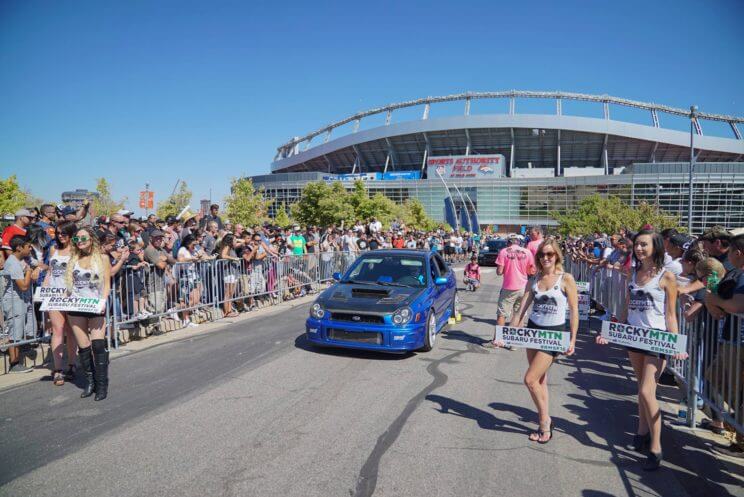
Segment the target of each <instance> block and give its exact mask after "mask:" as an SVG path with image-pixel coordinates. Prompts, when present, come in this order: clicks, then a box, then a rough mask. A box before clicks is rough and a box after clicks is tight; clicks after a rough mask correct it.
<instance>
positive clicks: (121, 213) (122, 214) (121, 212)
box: [116, 209, 134, 216]
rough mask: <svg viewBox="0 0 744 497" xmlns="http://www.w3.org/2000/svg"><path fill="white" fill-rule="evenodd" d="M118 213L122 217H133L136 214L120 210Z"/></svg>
mask: <svg viewBox="0 0 744 497" xmlns="http://www.w3.org/2000/svg"><path fill="white" fill-rule="evenodd" d="M116 213H117V214H119V215H120V216H131V215H132V214H134V212H132V211H128V210H126V209H119V210H118V211H116Z"/></svg>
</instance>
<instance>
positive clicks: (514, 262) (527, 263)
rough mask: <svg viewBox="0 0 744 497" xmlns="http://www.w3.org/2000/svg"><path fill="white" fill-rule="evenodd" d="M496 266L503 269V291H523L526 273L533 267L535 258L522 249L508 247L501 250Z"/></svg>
mask: <svg viewBox="0 0 744 497" xmlns="http://www.w3.org/2000/svg"><path fill="white" fill-rule="evenodd" d="M496 264H497V265H498V266H501V267H503V268H504V284H503V286H502V288H503V289H504V290H523V289H524V287H525V286H527V278H528V273H529V272H530V271H531V270H532V268H534V267H535V257H534V256H533V255H532V252H530V251H529V250H527V249H526V248H524V247H520V246H519V245H510V246H508V247H506V248H503V249H501V252H499V256H498V257H497V258H496Z"/></svg>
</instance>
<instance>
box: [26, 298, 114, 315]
mask: <svg viewBox="0 0 744 497" xmlns="http://www.w3.org/2000/svg"><path fill="white" fill-rule="evenodd" d="M105 306H106V301H105V300H104V299H97V298H84V297H68V296H67V295H65V296H53V297H49V298H48V299H46V300H43V301H42V303H41V310H42V311H61V312H68V311H72V312H92V313H94V314H102V313H103V310H104V309H105Z"/></svg>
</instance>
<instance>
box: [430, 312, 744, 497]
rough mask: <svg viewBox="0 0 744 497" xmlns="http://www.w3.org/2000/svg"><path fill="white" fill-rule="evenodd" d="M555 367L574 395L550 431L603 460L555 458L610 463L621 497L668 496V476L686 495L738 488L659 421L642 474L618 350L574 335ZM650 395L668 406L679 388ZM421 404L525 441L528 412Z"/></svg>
mask: <svg viewBox="0 0 744 497" xmlns="http://www.w3.org/2000/svg"><path fill="white" fill-rule="evenodd" d="M474 320H476V319H474ZM444 338H446V339H448V340H460V341H464V342H468V343H473V344H481V343H483V342H484V340H483V339H481V338H479V337H475V336H473V335H469V334H467V333H464V332H462V331H459V330H452V331H450V332H448V333H447V334H445V335H444ZM560 363H561V364H562V365H563V366H565V367H568V368H573V369H572V370H570V371H569V373H568V375H567V378H566V380H567V381H569V382H571V383H572V384H574V385H575V386H576V387H578V389H579V390H580V393H571V394H568V396H567V398H564V404H563V407H564V408H566V409H567V410H568V411H569V412H571V413H572V414H573V415H574V416H575V418H576V420H577V421H576V422H574V421H570V420H568V419H563V418H559V417H557V416H554V417H553V420H554V423H555V428H556V432H558V433H565V434H567V435H569V436H571V437H573V438H574V439H576V440H577V441H578V442H579V443H581V444H583V445H584V446H586V447H592V448H595V449H599V450H602V451H604V452H605V453H606V454H607V460H606V461H602V460H596V459H593V460H587V459H576V458H574V457H572V456H571V454H560V453H555V455H556V456H558V457H562V458H565V459H566V460H567V461H571V462H573V463H576V462H578V463H582V464H595V465H614V466H615V467H616V468H617V470H618V472H619V474H620V477H621V480H622V482H623V484H624V486H625V489H626V493H627V495H633V496H636V495H646V494H647V493H648V491H647V489H645V488H643V487H648V488H649V489H651V490H652V491H653V492H655V493H656V494H657V495H670V494H669V492H670V489H671V488H673V486H670V479H672V478H673V479H674V480H676V481H677V482H678V484H679V486H680V487H682V488H684V489H685V491H686V492H687V494H688V495H690V496H695V497H697V496H701V497H702V496H708V495H711V496H716V497H725V496H730V495H735V494H732V493H731V491H730V490H729V488H740V487H739V485H740V480H739V479H737V478H736V477H735V475H734V474H732V472H731V471H730V470H729V469H728V467H727V465H726V464H725V463H724V462H723V461H721V460H720V459H718V458H717V457H716V456H715V455H714V454H713V453H711V452H709V450H708V449H709V447H705V445H706V443H704V442H703V441H702V440H701V439H700V438H699V437H697V436H695V434H694V433H693V432H689V431H685V430H673V429H671V428H670V427H669V422H670V420H669V419H666V420H665V423H664V426H663V428H662V444H663V448H664V459H665V460H664V463H663V465H662V467H661V469H660V470H658V471H656V472H646V471H643V469H642V465H643V462H644V461H645V458H646V454H641V453H637V452H635V451H634V450H632V448H631V447H629V445H630V443H631V440H632V436H633V434H634V433H635V432H636V427H637V422H638V415H637V409H638V406H637V400H636V395H637V386H636V382H635V378H634V376H633V373H632V369H631V367H630V363H629V362H628V359H627V355H626V352H625V350H624V349H622V348H620V347H614V346H604V347H602V346H598V345H595V343H594V336H593V335H591V334H589V333H586V332H582V333H580V334H579V337H578V339H577V353H576V354H575V355H574V356H571V357H565V356H562V357H561V359H560ZM598 394H599V395H598ZM658 395H659V398H663V399H670V400H672V401H674V400H673V399H677V398H679V390H678V389H677V388H676V387H670V386H664V385H659V388H658ZM426 400H428V401H430V402H434V403H437V404H439V407H438V408H436V409H437V411H439V412H440V413H442V414H449V415H453V416H458V417H462V418H467V419H472V420H473V421H475V422H476V423H477V424H478V426H479V427H480V428H482V429H485V430H496V431H504V432H511V433H519V434H525V435H527V434H528V433H530V432H531V431H532V430H533V427H534V425H535V424H536V421H537V414H536V412H535V410H534V409H528V408H524V407H521V406H518V405H513V404H508V403H501V402H493V403H490V404H489V405H488V406H489V407H490V408H491V409H493V410H494V411H500V412H510V413H512V414H514V415H516V416H517V417H518V419H519V421H520V422H521V423H514V422H511V421H506V420H503V419H501V418H499V417H498V414H497V415H494V414H492V413H490V412H487V411H485V410H483V409H479V408H477V407H474V406H471V405H468V404H466V403H463V402H460V401H458V400H456V399H453V398H450V397H444V396H441V395H435V394H430V395H427V396H426ZM522 423H523V424H522ZM732 467H733V465H732ZM639 483H640V485H639ZM724 485H727V486H728V487H729V488H726V487H725V486H724ZM608 495H609V494H607V493H605V492H602V491H601V490H591V489H586V490H584V491H583V492H582V496H584V497H604V496H608Z"/></svg>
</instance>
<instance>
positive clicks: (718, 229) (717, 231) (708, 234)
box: [700, 226, 731, 242]
mask: <svg viewBox="0 0 744 497" xmlns="http://www.w3.org/2000/svg"><path fill="white" fill-rule="evenodd" d="M730 238H731V233H729V232H728V231H727V230H726V229H725V228H724V227H723V226H713V227H712V228H710V229H708V230H706V231H705V233H703V236H701V237H700V239H701V240H707V241H709V242H712V241H714V240H729V239H730Z"/></svg>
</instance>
